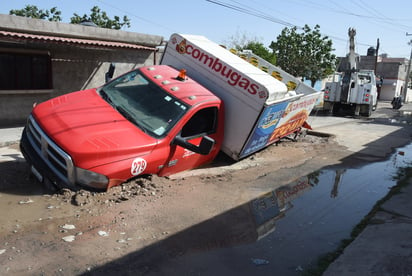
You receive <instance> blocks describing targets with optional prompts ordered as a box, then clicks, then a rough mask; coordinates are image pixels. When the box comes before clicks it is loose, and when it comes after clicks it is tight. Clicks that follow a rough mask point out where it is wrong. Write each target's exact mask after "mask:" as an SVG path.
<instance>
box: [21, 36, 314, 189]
mask: <svg viewBox="0 0 412 276" xmlns="http://www.w3.org/2000/svg"><path fill="white" fill-rule="evenodd" d="M182 69H183V70H182ZM186 73H187V75H186ZM319 96H320V94H318V93H314V94H311V95H304V94H297V95H296V94H295V95H293V96H290V95H289V94H288V90H287V87H286V85H285V84H284V83H282V82H280V81H279V80H277V79H275V78H273V77H272V76H270V75H269V74H267V73H265V72H263V71H261V70H260V69H258V68H256V67H255V66H253V65H251V64H250V63H248V62H247V61H245V60H243V59H241V58H240V57H238V56H236V55H234V54H232V53H231V52H229V51H228V50H226V49H224V48H222V47H221V46H219V45H217V44H215V43H213V42H211V41H209V40H207V39H206V38H204V37H199V36H181V35H177V34H175V35H173V36H172V37H171V40H170V41H169V44H168V46H167V49H166V51H165V53H164V56H163V60H162V65H154V66H146V67H142V68H138V69H136V70H133V71H130V72H128V73H126V74H124V75H122V76H119V77H117V78H115V79H114V80H112V81H110V82H109V83H107V84H105V85H103V86H102V87H99V88H96V89H89V90H85V91H78V92H73V93H69V94H65V95H63V96H59V97H56V98H53V99H50V100H48V101H46V102H43V103H40V104H38V105H36V106H35V107H34V108H33V111H32V112H31V114H30V116H29V118H28V122H27V125H26V127H25V129H24V131H23V135H22V138H21V144H20V145H21V150H22V152H23V155H24V157H25V159H26V160H27V162H28V163H29V164H30V165H31V171H32V173H33V174H34V175H35V176H36V177H37V178H38V179H39V180H40V181H42V182H49V183H51V184H53V185H56V186H58V187H68V188H70V189H78V188H80V187H87V188H93V189H99V190H107V189H109V188H110V187H113V186H116V185H119V184H120V183H122V182H125V181H127V180H129V179H132V178H134V177H137V176H141V175H146V174H157V175H159V176H166V175H170V174H173V173H177V172H180V171H183V170H188V169H192V168H195V167H199V166H201V165H203V164H206V163H209V162H211V161H212V160H213V159H214V158H215V157H216V155H217V154H218V152H219V151H220V150H222V151H224V152H225V153H226V154H227V155H229V156H230V157H232V158H233V159H235V160H238V159H241V158H243V157H245V156H247V155H250V154H252V153H254V152H256V151H257V150H260V149H262V148H264V147H265V146H267V145H269V144H271V143H273V142H275V141H277V140H278V139H280V138H282V137H283V136H285V135H288V134H290V133H293V132H296V131H299V130H300V128H301V127H302V125H303V123H304V122H305V120H306V119H307V116H308V114H309V112H310V110H311V109H312V108H313V106H314V104H315V102H316V101H317V99H318V98H319ZM293 118H294V119H293ZM297 118H298V119H297ZM285 126H286V127H285ZM281 129H283V131H279V130H281Z"/></svg>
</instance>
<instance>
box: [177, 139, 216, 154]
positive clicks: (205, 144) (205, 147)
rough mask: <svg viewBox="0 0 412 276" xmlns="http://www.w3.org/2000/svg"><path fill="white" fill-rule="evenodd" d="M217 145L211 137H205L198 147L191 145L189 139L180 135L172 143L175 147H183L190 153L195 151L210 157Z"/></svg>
mask: <svg viewBox="0 0 412 276" xmlns="http://www.w3.org/2000/svg"><path fill="white" fill-rule="evenodd" d="M215 143H216V142H215V140H214V139H212V138H210V137H209V136H203V137H202V140H201V141H200V144H199V146H196V145H193V144H192V143H190V142H189V141H187V139H185V138H183V137H181V136H180V135H178V136H176V137H175V139H173V142H172V144H173V145H178V146H181V147H182V148H185V149H188V150H190V151H193V152H196V153H199V154H202V155H208V154H209V153H210V152H211V151H212V149H213V146H214V145H215Z"/></svg>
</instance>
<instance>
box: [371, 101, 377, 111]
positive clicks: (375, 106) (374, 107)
mask: <svg viewBox="0 0 412 276" xmlns="http://www.w3.org/2000/svg"><path fill="white" fill-rule="evenodd" d="M377 108H378V101H376V103H375V105H374V106H373V107H372V111H375V110H376V109H377Z"/></svg>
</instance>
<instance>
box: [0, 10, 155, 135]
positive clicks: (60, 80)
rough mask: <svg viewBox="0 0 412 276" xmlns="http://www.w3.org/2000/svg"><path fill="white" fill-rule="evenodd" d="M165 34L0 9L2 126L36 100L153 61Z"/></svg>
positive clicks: (21, 117) (22, 116) (18, 119)
mask: <svg viewBox="0 0 412 276" xmlns="http://www.w3.org/2000/svg"><path fill="white" fill-rule="evenodd" d="M162 43H163V37H161V36H156V35H147V34H139V33H132V32H125V31H120V30H111V29H103V28H98V27H91V26H83V25H75V24H67V23H60V22H49V21H46V20H39V19H31V18H25V17H19V16H13V15H2V14H0V127H8V126H14V125H22V124H24V122H25V120H26V118H27V116H28V115H29V114H30V111H31V109H32V106H33V104H34V103H39V102H42V101H45V100H47V99H50V98H53V97H56V96H59V95H62V94H66V93H69V92H72V91H78V90H82V89H88V88H93V87H98V86H101V85H102V84H104V83H105V81H106V73H107V72H108V71H109V70H110V67H112V68H111V69H113V68H114V73H113V77H116V76H118V75H120V74H123V73H125V72H127V71H129V70H131V69H133V68H136V67H140V66H144V65H152V64H157V63H158V60H159V58H160V54H159V53H158V51H157V49H158V47H159V46H160V45H162Z"/></svg>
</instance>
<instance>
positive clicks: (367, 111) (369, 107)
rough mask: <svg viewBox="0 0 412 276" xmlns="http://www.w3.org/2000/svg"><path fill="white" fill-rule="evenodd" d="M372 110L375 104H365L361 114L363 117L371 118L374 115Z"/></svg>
mask: <svg viewBox="0 0 412 276" xmlns="http://www.w3.org/2000/svg"><path fill="white" fill-rule="evenodd" d="M372 110H373V104H372V103H370V104H364V105H362V106H361V111H362V112H360V114H361V115H362V116H365V117H370V116H371V115H372Z"/></svg>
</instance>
